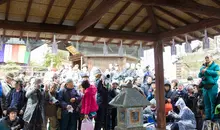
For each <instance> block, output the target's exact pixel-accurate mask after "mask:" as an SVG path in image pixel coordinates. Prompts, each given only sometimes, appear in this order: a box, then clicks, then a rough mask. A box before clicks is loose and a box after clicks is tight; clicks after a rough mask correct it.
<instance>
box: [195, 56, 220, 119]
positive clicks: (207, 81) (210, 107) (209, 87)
mask: <svg viewBox="0 0 220 130" xmlns="http://www.w3.org/2000/svg"><path fill="white" fill-rule="evenodd" d="M219 74H220V71H219V66H218V65H217V64H216V63H215V62H214V61H213V60H212V56H211V55H207V56H206V57H205V63H204V64H203V66H202V67H201V69H200V73H199V78H201V79H202V80H201V83H200V87H203V96H204V104H205V119H206V120H214V109H215V103H216V96H217V93H218V83H217V81H218V78H219Z"/></svg>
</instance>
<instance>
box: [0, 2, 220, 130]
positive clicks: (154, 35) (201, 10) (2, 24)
mask: <svg viewBox="0 0 220 130" xmlns="http://www.w3.org/2000/svg"><path fill="white" fill-rule="evenodd" d="M219 25H220V1H219V0H0V28H2V29H1V32H0V33H1V35H2V36H3V37H18V38H22V37H27V35H28V36H29V38H34V39H36V40H38V39H47V40H52V39H53V34H54V33H56V35H57V40H59V41H61V44H66V43H67V42H68V41H79V42H80V43H82V42H83V41H85V42H91V43H93V44H94V45H95V44H100V43H103V41H104V40H106V43H107V44H116V45H119V44H120V41H121V40H123V43H124V45H129V46H138V43H139V42H138V41H142V43H144V44H143V46H149V47H152V48H154V53H155V71H156V86H157V94H156V100H157V101H158V102H157V107H158V112H157V116H158V126H157V127H158V129H165V125H166V123H165V110H164V89H163V83H164V82H163V80H164V73H163V56H162V55H163V46H164V45H165V46H166V45H170V41H171V39H175V41H176V42H177V43H181V42H184V41H185V37H184V36H185V35H186V34H187V36H188V39H189V41H190V40H194V39H201V38H203V30H204V29H205V28H206V29H207V31H208V36H209V37H213V36H214V35H217V34H219V33H220V28H219V27H220V26H219Z"/></svg>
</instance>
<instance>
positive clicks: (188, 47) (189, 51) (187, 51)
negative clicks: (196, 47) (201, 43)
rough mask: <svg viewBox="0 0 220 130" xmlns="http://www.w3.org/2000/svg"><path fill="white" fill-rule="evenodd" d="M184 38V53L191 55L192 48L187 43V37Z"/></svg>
mask: <svg viewBox="0 0 220 130" xmlns="http://www.w3.org/2000/svg"><path fill="white" fill-rule="evenodd" d="M185 38H186V44H185V52H186V53H192V47H191V45H190V43H189V42H188V38H187V35H185Z"/></svg>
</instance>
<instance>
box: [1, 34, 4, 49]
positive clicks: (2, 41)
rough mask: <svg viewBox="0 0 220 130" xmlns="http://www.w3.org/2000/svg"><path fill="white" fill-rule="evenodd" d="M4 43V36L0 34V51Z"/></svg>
mask: <svg viewBox="0 0 220 130" xmlns="http://www.w3.org/2000/svg"><path fill="white" fill-rule="evenodd" d="M3 45H4V38H3V37H2V36H0V51H2V49H3Z"/></svg>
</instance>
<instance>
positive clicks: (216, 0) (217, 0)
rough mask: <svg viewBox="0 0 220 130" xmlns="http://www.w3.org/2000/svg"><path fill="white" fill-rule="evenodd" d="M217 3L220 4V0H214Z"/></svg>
mask: <svg viewBox="0 0 220 130" xmlns="http://www.w3.org/2000/svg"><path fill="white" fill-rule="evenodd" d="M212 1H213V2H214V3H215V4H217V5H219V6H220V1H219V0H212Z"/></svg>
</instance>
